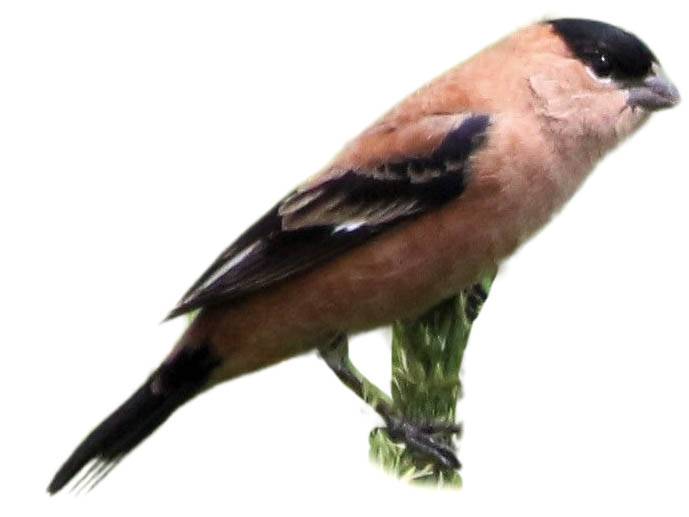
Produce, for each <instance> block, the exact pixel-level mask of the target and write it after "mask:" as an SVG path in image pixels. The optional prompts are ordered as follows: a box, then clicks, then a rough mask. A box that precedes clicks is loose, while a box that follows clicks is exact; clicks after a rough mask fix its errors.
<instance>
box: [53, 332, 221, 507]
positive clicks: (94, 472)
mask: <svg viewBox="0 0 689 517" xmlns="http://www.w3.org/2000/svg"><path fill="white" fill-rule="evenodd" d="M219 362H220V361H219V359H218V358H217V357H216V356H215V355H214V354H213V353H212V350H211V347H210V346H208V345H203V346H200V347H195V348H193V349H185V348H182V349H180V350H178V351H177V352H176V353H175V354H173V355H172V356H171V357H170V358H168V359H167V360H166V361H165V362H164V363H163V364H162V365H161V366H160V367H159V368H158V369H157V370H156V371H155V372H153V374H152V375H151V376H150V377H149V378H148V380H147V381H146V382H145V383H144V384H143V386H141V387H140V388H139V389H138V390H137V391H136V392H135V393H134V394H133V395H132V396H131V397H129V399H128V400H127V401H125V402H124V404H122V405H121V406H120V407H119V408H117V409H116V410H115V412H114V413H112V414H111V415H110V416H109V417H108V418H106V419H105V420H104V421H103V422H102V423H101V424H100V425H99V426H98V427H96V428H95V429H94V430H93V431H92V432H91V433H90V434H89V435H88V436H87V437H86V438H85V439H84V441H83V442H82V443H81V444H80V445H79V446H78V447H77V448H76V450H75V451H74V452H73V453H72V455H71V456H70V457H69V458H68V459H67V461H66V462H65V463H64V464H63V465H62V467H60V470H58V471H57V474H55V477H54V478H53V480H52V481H51V482H50V485H49V486H48V492H49V493H50V494H54V493H56V492H58V491H59V490H61V489H62V488H64V486H65V485H67V483H69V482H70V480H72V478H74V476H76V475H77V474H78V473H79V472H80V471H81V470H82V469H83V468H84V467H85V466H87V465H89V464H91V467H90V468H89V469H88V470H87V472H86V473H85V474H84V476H83V478H82V479H81V480H80V481H79V484H83V485H84V486H87V485H90V487H91V488H93V487H94V486H95V485H96V484H98V482H100V480H102V479H103V477H105V476H106V475H107V474H108V473H109V472H110V471H111V470H112V468H113V467H114V466H115V465H116V464H117V463H118V462H119V461H120V460H121V459H122V458H123V457H124V456H125V455H126V454H127V453H128V452H129V451H131V450H132V449H134V448H135V447H136V446H137V445H139V444H140V443H141V442H142V441H143V440H145V439H146V438H147V437H148V436H149V435H150V434H151V433H152V432H153V431H155V430H156V429H157V428H158V427H159V426H160V425H161V424H162V423H163V422H165V420H167V418H168V417H169V416H170V415H171V414H172V413H173V412H174V411H175V410H176V409H177V408H178V407H180V406H181V405H182V404H184V403H185V402H187V401H188V400H189V399H191V398H192V397H194V395H196V394H197V393H199V392H200V391H201V390H202V389H203V388H204V387H205V386H206V384H207V382H208V377H209V375H210V372H211V371H212V370H213V369H214V368H215V367H216V366H217V365H218V364H219Z"/></svg>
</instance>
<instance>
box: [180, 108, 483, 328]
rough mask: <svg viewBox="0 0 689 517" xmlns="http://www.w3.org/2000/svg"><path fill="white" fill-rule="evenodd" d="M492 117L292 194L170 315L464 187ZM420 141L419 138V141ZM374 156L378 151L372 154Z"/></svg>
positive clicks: (356, 239) (330, 174)
mask: <svg viewBox="0 0 689 517" xmlns="http://www.w3.org/2000/svg"><path fill="white" fill-rule="evenodd" d="M489 125H490V118H489V117H488V116H487V115H477V114H471V115H466V114H465V115H457V116H456V120H454V121H453V124H452V125H451V127H450V128H449V130H445V131H444V133H443V134H442V138H440V140H439V141H440V143H439V144H436V145H435V147H434V148H432V149H430V150H429V151H428V152H427V153H425V154H423V155H422V154H420V153H415V154H410V155H409V156H402V157H399V156H398V157H395V158H393V159H387V160H386V159H381V160H380V162H379V163H377V164H375V165H374V166H370V165H369V166H366V167H361V168H356V167H346V168H342V169H340V170H338V169H337V162H336V163H335V164H334V165H333V166H331V167H330V168H329V169H328V170H327V172H326V173H325V174H323V175H322V176H321V177H317V178H316V179H315V180H312V181H310V182H309V183H307V184H305V185H304V186H302V187H300V188H298V189H296V190H295V191H294V192H292V193H291V194H289V195H288V196H286V197H285V198H284V199H283V200H281V201H280V202H279V203H278V204H277V205H275V206H274V207H273V208H272V209H271V210H270V211H269V212H268V213H266V214H265V215H264V216H263V217H262V218H261V219H259V221H258V222H256V223H255V224H254V225H253V226H251V227H250V228H249V229H248V230H247V231H246V232H245V233H244V234H242V235H241V236H240V237H239V238H238V239H237V240H236V241H235V242H234V243H233V244H232V245H231V246H230V247H229V248H227V249H226V250H225V251H224V252H223V253H222V254H221V255H220V256H219V257H218V258H217V259H216V260H215V262H213V264H212V265H211V266H210V267H209V268H208V269H207V270H206V272H205V273H204V274H203V275H201V277H200V278H199V279H198V280H197V281H196V282H195V283H194V285H192V287H191V288H190V289H189V291H188V292H187V293H186V294H185V295H184V297H183V298H182V300H181V301H180V302H179V304H178V305H177V307H175V309H173V310H172V312H170V314H169V316H168V318H173V317H176V316H178V315H180V314H184V313H185V312H189V311H192V310H194V309H197V308H199V307H203V306H210V305H216V304H219V303H225V302H229V301H232V300H234V299H237V298H241V297H243V296H246V295H248V294H250V293H253V292H256V291H258V290H260V289H262V288H265V287H266V286H269V285H271V284H274V283H276V282H279V281H282V280H285V279H287V278H289V277H292V276H294V275H297V274H299V273H303V272H305V271H308V270H310V269H313V268H314V267H316V266H318V265H320V264H322V263H324V262H326V261H328V260H330V259H332V258H334V257H336V256H338V255H340V254H342V253H345V252H346V251H347V250H350V249H352V248H354V247H356V246H358V245H360V244H362V243H364V242H366V241H368V240H370V239H371V238H373V237H374V236H375V235H378V234H380V233H381V232H383V231H385V230H387V229H389V228H391V227H393V226H397V225H399V224H401V223H403V222H404V221H408V220H410V219H412V218H414V217H418V216H419V215H421V214H424V213H427V212H429V211H432V210H435V209H437V208H440V207H441V206H443V205H444V204H446V203H447V202H449V201H450V200H453V199H456V198H457V197H459V196H460V195H461V194H462V192H463V191H464V189H465V187H466V184H467V181H468V179H469V161H470V160H469V159H470V157H471V155H472V153H473V152H474V151H475V150H476V149H477V148H478V147H479V146H480V145H481V143H482V142H483V140H484V138H485V136H486V132H487V130H488V127H489ZM414 144H415V145H416V147H418V142H415V143H414ZM368 161H369V162H370V161H371V160H370V159H369V160H368Z"/></svg>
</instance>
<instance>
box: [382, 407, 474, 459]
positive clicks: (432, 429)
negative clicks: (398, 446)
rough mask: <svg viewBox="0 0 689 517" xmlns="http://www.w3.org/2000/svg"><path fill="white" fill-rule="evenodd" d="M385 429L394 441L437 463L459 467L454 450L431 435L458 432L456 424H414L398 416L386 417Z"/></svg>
mask: <svg viewBox="0 0 689 517" xmlns="http://www.w3.org/2000/svg"><path fill="white" fill-rule="evenodd" d="M386 425H387V427H386V430H387V432H388V434H389V435H390V438H392V439H393V440H394V441H396V442H403V443H405V444H406V445H407V446H408V447H409V448H410V449H412V450H414V451H416V452H418V453H420V454H422V455H424V456H428V457H431V458H433V459H434V460H435V461H436V462H437V463H439V464H440V465H442V466H443V467H444V468H448V469H459V468H461V466H462V464H461V463H460V462H459V460H458V459H457V455H456V454H455V452H454V450H453V449H452V448H451V447H450V446H449V445H446V444H444V443H441V442H440V441H438V440H437V439H436V438H435V437H434V436H433V435H435V434H439V433H452V434H454V433H458V432H461V426H459V425H458V424H445V423H437V424H425V425H415V424H412V423H411V422H407V421H405V420H401V419H399V418H388V419H386Z"/></svg>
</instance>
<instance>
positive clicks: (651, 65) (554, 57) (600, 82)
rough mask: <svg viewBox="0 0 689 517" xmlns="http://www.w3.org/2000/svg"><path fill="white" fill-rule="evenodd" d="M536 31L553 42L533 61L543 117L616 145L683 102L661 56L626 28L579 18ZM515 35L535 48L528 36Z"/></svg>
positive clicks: (532, 79)
mask: <svg viewBox="0 0 689 517" xmlns="http://www.w3.org/2000/svg"><path fill="white" fill-rule="evenodd" d="M531 30H532V31H533V30H536V31H538V32H539V33H540V36H541V38H543V39H544V40H545V41H546V42H547V43H546V44H545V45H544V46H542V47H540V48H538V50H537V51H536V52H533V53H532V54H531V58H530V59H529V63H528V66H527V67H526V68H527V70H528V72H527V74H528V77H527V82H528V85H529V89H530V90H531V92H532V94H533V97H534V99H535V100H536V109H537V110H538V111H539V113H540V114H541V115H543V116H544V117H545V118H546V119H548V120H549V121H551V122H554V123H555V124H556V125H557V124H558V123H559V124H560V126H561V127H562V128H564V130H570V131H572V132H573V133H575V132H577V133H580V134H585V135H586V136H587V137H591V136H598V137H600V139H601V140H603V141H604V142H605V143H606V144H610V145H614V144H615V143H617V142H618V141H619V140H620V139H621V138H622V137H624V136H627V135H628V134H629V133H631V132H632V131H633V130H635V129H636V128H638V127H639V126H640V125H641V124H642V123H643V122H644V121H645V120H646V119H647V118H648V114H649V113H651V112H653V111H657V110H661V109H665V108H670V107H672V106H675V105H676V104H677V103H678V102H679V100H680V96H679V92H678V90H677V88H676V87H675V85H674V84H673V83H672V82H671V81H670V80H669V79H668V78H667V76H666V75H665V74H664V72H663V69H662V68H661V66H660V62H659V60H658V59H657V58H656V56H655V54H654V53H653V52H652V51H651V50H650V49H649V48H648V46H646V44H645V43H644V42H643V41H641V40H640V39H639V38H637V37H636V36H635V35H633V34H631V33H629V32H627V31H625V30H622V29H620V28H618V27H615V26H613V25H609V24H606V23H603V22H598V21H593V20H583V19H573V18H563V19H556V20H550V21H547V22H544V23H542V24H539V26H537V27H536V28H535V29H531ZM523 34H525V35H528V34H529V32H528V30H527V31H526V32H524V33H523ZM515 36H516V38H517V40H519V38H520V37H524V38H525V40H526V41H525V43H526V44H527V45H528V44H531V43H530V40H531V38H529V37H528V36H520V33H517V34H516V35H515ZM533 41H534V42H536V41H538V39H534V40H533Z"/></svg>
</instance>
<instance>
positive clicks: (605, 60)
mask: <svg viewBox="0 0 689 517" xmlns="http://www.w3.org/2000/svg"><path fill="white" fill-rule="evenodd" d="M590 59H591V67H592V68H593V71H594V72H595V73H596V75H597V76H598V77H609V76H610V74H612V62H611V61H610V57H609V56H608V55H607V54H606V53H605V52H600V51H598V52H595V53H593V55H592V56H591V58H590Z"/></svg>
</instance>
